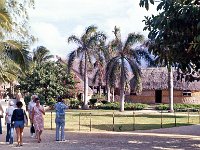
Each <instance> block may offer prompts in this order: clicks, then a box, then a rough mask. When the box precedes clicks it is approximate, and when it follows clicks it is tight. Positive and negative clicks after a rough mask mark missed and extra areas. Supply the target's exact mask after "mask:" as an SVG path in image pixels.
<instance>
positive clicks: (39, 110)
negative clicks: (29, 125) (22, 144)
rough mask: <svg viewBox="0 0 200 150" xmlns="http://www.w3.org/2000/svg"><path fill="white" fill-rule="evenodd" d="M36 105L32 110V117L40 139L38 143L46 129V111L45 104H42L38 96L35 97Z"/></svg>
mask: <svg viewBox="0 0 200 150" xmlns="http://www.w3.org/2000/svg"><path fill="white" fill-rule="evenodd" d="M35 103H36V105H35V106H34V107H33V110H32V118H33V124H34V127H35V131H36V137H37V139H38V143H40V142H41V134H42V131H43V130H44V119H43V115H45V111H44V108H43V106H41V105H40V100H39V99H38V98H36V99H35Z"/></svg>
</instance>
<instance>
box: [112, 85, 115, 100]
mask: <svg viewBox="0 0 200 150" xmlns="http://www.w3.org/2000/svg"><path fill="white" fill-rule="evenodd" d="M114 101H115V88H113V89H112V102H114Z"/></svg>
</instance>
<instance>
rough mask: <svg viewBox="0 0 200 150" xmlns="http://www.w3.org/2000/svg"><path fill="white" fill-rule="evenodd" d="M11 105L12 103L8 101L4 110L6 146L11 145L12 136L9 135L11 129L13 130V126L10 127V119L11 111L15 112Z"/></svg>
mask: <svg viewBox="0 0 200 150" xmlns="http://www.w3.org/2000/svg"><path fill="white" fill-rule="evenodd" d="M13 105H14V102H13V101H11V100H10V101H9V106H8V108H6V115H5V125H6V127H7V134H6V143H7V144H13V134H11V128H14V126H12V125H11V117H12V114H13V111H14V110H15V107H14V106H13Z"/></svg>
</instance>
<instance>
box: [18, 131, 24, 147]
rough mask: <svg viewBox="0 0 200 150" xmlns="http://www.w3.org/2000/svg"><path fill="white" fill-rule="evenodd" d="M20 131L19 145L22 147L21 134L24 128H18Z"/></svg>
mask: <svg viewBox="0 0 200 150" xmlns="http://www.w3.org/2000/svg"><path fill="white" fill-rule="evenodd" d="M19 129H20V130H19V132H20V133H19V139H20V145H21V146H22V145H23V141H22V133H23V130H24V128H19Z"/></svg>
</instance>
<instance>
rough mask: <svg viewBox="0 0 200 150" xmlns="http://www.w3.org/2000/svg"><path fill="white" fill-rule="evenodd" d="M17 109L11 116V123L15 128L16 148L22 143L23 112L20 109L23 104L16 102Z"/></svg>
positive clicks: (24, 114)
mask: <svg viewBox="0 0 200 150" xmlns="http://www.w3.org/2000/svg"><path fill="white" fill-rule="evenodd" d="M16 106H17V108H16V109H15V110H14V111H13V115H12V117H11V123H12V124H13V125H14V127H15V131H16V134H17V147H19V146H22V145H23V141H22V133H23V130H24V124H25V121H24V120H25V118H24V117H25V116H26V113H25V110H23V109H22V106H23V103H22V102H21V101H17V103H16Z"/></svg>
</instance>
